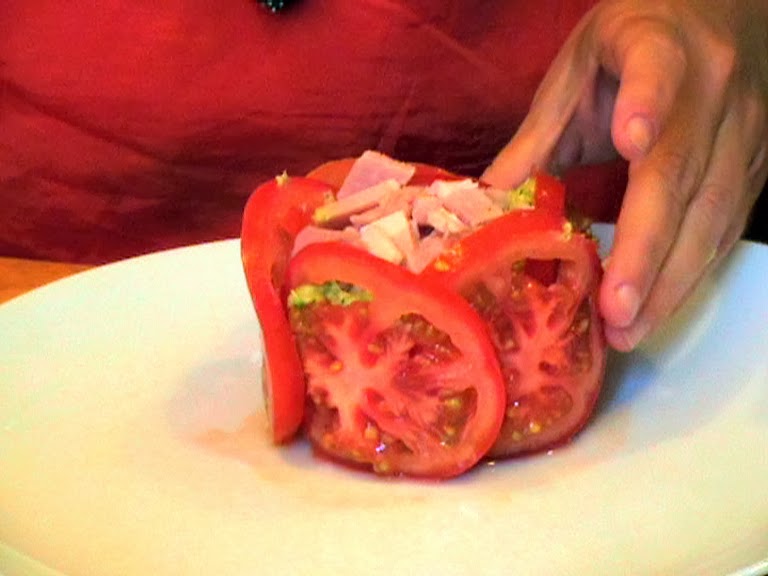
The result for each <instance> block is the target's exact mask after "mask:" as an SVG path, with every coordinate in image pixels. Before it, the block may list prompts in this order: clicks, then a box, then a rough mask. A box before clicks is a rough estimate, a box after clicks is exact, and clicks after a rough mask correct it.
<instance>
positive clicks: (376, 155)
mask: <svg viewBox="0 0 768 576" xmlns="http://www.w3.org/2000/svg"><path fill="white" fill-rule="evenodd" d="M415 173H416V167H415V166H413V165H412V164H407V163H405V162H399V161H398V160H395V159H394V158H390V157H389V156H385V155H384V154H381V153H380V152H375V151H373V150H367V151H365V152H363V154H362V155H361V156H360V158H358V159H357V160H356V161H355V163H354V164H353V165H352V168H351V169H350V170H349V174H347V177H346V179H345V180H344V183H343V184H342V185H341V188H339V191H338V193H337V194H336V198H337V199H338V200H341V199H342V198H346V197H347V196H349V195H350V194H355V193H356V192H360V191H361V190H365V189H366V188H370V187H371V186H375V185H376V184H379V183H380V182H384V181H385V180H389V179H393V180H395V181H397V183H398V184H400V185H405V184H407V183H408V181H409V180H410V179H411V178H412V177H413V175H414V174H415Z"/></svg>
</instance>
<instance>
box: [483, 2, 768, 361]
mask: <svg viewBox="0 0 768 576" xmlns="http://www.w3.org/2000/svg"><path fill="white" fill-rule="evenodd" d="M766 54H768V3H766V2H765V0H663V1H662V0H660V1H657V2H646V1H644V0H606V1H603V2H601V3H599V4H597V5H596V6H595V7H594V8H593V9H592V11H591V12H589V13H588V14H587V15H586V16H585V17H584V18H583V19H582V21H581V22H580V23H579V25H578V26H577V28H576V29H575V30H574V31H573V33H572V34H571V36H570V37H569V39H568V41H567V42H566V43H565V45H564V46H563V48H562V50H561V51H560V53H559V55H558V56H557V58H556V59H555V61H554V62H553V64H552V65H551V67H550V69H549V71H548V72H547V75H546V76H545V78H544V80H543V82H542V84H541V86H540V88H539V90H538V92H537V94H536V97H535V98H534V101H533V103H532V106H531V109H530V111H529V114H528V116H527V117H526V119H525V121H524V122H523V124H522V125H521V127H520V129H519V131H518V132H517V134H516V135H515V136H514V138H513V139H512V140H511V142H510V143H509V144H508V145H507V146H506V147H505V148H504V149H503V150H502V151H501V152H500V153H499V155H498V156H497V158H496V159H495V161H494V162H493V164H492V165H491V166H489V167H488V169H487V170H486V173H485V174H484V178H485V179H486V180H487V181H488V182H490V183H492V184H494V185H498V186H509V185H513V184H516V183H518V182H520V181H522V180H523V179H524V178H525V177H526V176H527V175H528V174H529V173H530V172H531V171H532V169H535V168H546V169H549V170H552V171H555V172H559V171H562V170H564V169H567V168H568V167H569V166H572V165H574V164H579V163H582V164H585V163H596V162H601V161H604V160H607V159H610V158H612V157H615V155H616V154H617V153H618V154H620V155H621V156H623V157H624V158H626V159H627V160H628V161H629V181H628V185H627V189H626V192H625V194H624V199H623V204H622V209H621V213H620V214H619V217H618V220H617V223H616V229H615V237H614V243H613V248H612V251H611V255H610V258H609V260H608V262H607V264H606V270H605V276H604V279H603V284H602V286H601V291H600V302H599V304H600V310H601V314H602V315H603V318H604V320H605V333H606V337H607V340H608V342H609V344H610V345H611V346H613V347H614V348H616V349H618V350H631V349H632V348H634V347H635V346H636V345H637V344H638V343H639V342H640V341H641V340H642V339H643V338H644V337H645V336H646V335H647V334H649V333H650V332H651V331H653V330H654V329H655V328H657V327H658V326H659V325H660V324H661V323H662V322H663V321H664V319H665V318H667V317H668V316H669V315H671V314H672V313H673V312H674V311H675V310H676V309H677V308H678V306H679V305H680V304H681V303H682V302H683V301H684V299H685V298H686V296H688V295H689V294H690V292H691V291H692V290H693V288H694V287H695V286H696V284H697V283H698V282H699V280H700V279H701V278H702V277H703V276H704V274H706V273H707V272H708V271H709V270H711V269H712V268H713V267H714V266H716V265H717V264H718V262H719V261H720V260H721V259H722V258H723V257H724V256H725V255H726V254H727V253H728V252H729V251H730V249H731V248H732V247H733V246H734V244H735V243H736V242H737V240H738V239H739V237H740V236H741V234H742V232H743V230H744V228H745V226H746V223H747V220H748V216H749V213H750V210H751V208H752V206H753V204H754V202H755V200H756V198H757V197H758V195H759V193H760V190H761V189H762V187H763V185H764V183H765V181H766V178H767V177H768V153H767V149H768V58H766Z"/></svg>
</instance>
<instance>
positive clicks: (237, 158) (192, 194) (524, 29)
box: [0, 0, 623, 263]
mask: <svg viewBox="0 0 768 576" xmlns="http://www.w3.org/2000/svg"><path fill="white" fill-rule="evenodd" d="M591 4H592V1H587V0H582V1H577V0H569V1H568V2H563V1H558V0H537V2H529V1H527V0H486V1H479V0H474V1H472V2H469V1H461V0H456V1H448V0H411V1H395V0H355V1H354V2H351V1H349V0H301V1H300V2H299V3H298V4H297V6H296V7H295V8H294V9H292V10H290V11H288V12H284V13H281V14H278V15H274V14H271V13H269V12H267V11H266V10H264V9H262V8H261V7H260V6H259V5H257V4H256V3H253V2H251V1H250V0H224V1H220V2H200V1H193V0H168V1H167V2H155V1H154V0H144V1H133V2H123V1H122V0H100V1H99V2H88V3H86V2H74V3H64V2H60V1H59V0H4V2H2V4H0V254H5V255H15V256H25V257H39V258H49V259H61V260H69V261H81V262H93V263H99V262H105V261H108V260H114V259H118V258H124V257H128V256H133V255H137V254H141V253H145V252H149V251H154V250H158V249H163V248H169V247H173V246H179V245H183V244H189V243H196V242H203V241H209V240H214V239H220V238H228V237H234V236H237V235H238V233H239V226H240V216H241V210H242V208H243V206H244V203H245V200H246V198H247V196H248V194H249V193H250V192H251V190H252V189H253V187H254V186H255V185H256V184H258V183H259V182H261V181H263V180H265V179H266V178H269V177H271V176H273V175H275V174H276V173H279V172H281V171H282V170H284V169H287V170H288V171H289V172H290V173H303V172H305V171H306V170H308V169H309V168H311V167H312V166H314V165H316V164H318V163H319V162H322V161H324V160H327V159H331V158H338V157H343V156H349V155H356V154H358V153H360V152H361V151H362V150H364V149H366V148H376V149H379V150H381V151H383V152H385V153H389V154H392V155H395V156H397V157H400V158H402V159H406V160H418V161H423V162H429V163H434V164H440V165H443V166H446V167H448V168H450V169H452V170H455V171H460V172H465V173H469V174H479V173H480V172H481V171H482V169H483V168H484V166H485V165H486V164H487V163H488V162H489V161H490V159H491V158H492V157H493V156H494V154H495V152H496V151H497V150H498V149H499V148H500V147H501V146H502V145H503V144H504V143H505V142H506V141H507V140H508V138H509V137H510V136H511V135H512V133H513V132H514V130H515V128H516V126H517V125H518V124H519V122H520V120H521V119H522V118H523V116H524V114H525V111H526V109H527V107H528V103H529V102H530V100H531V97H532V95H533V92H534V90H535V88H536V86H537V84H538V82H539V80H540V79H541V76H542V75H543V73H544V71H545V70H546V67H547V65H548V63H549V62H550V60H551V59H552V58H553V57H554V55H555V53H556V51H557V49H558V47H559V46H560V45H561V43H562V42H563V40H564V39H565V37H566V35H567V34H568V33H569V31H570V30H571V29H572V27H573V26H574V25H575V23H576V22H577V21H578V19H579V18H580V17H581V15H582V14H583V13H584V12H585V11H586V10H587V9H588V7H589V6H590V5H591ZM576 181H578V182H579V184H578V185H577V184H574V185H573V192H574V193H575V194H577V195H580V196H582V197H587V202H586V204H587V205H588V206H591V207H590V208H589V211H590V212H592V215H593V216H596V217H597V218H601V219H603V218H609V217H611V216H612V214H613V213H614V212H615V209H616V205H615V204H616V202H615V201H614V202H613V204H611V205H607V204H605V203H603V202H602V200H601V199H600V198H599V195H598V194H596V193H595V192H596V191H606V190H607V189H608V188H611V189H613V190H616V189H619V188H621V186H622V185H623V171H622V170H621V169H619V170H615V169H612V170H608V171H605V170H603V171H600V175H599V177H598V178H597V179H596V177H595V172H594V171H592V172H590V174H589V176H588V177H587V178H584V177H579V178H576V179H575V180H574V182H576Z"/></svg>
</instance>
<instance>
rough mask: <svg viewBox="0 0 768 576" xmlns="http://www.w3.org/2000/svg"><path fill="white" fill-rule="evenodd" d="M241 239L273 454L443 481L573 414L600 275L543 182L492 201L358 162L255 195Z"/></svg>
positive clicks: (553, 431)
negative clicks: (300, 454) (277, 449)
mask: <svg viewBox="0 0 768 576" xmlns="http://www.w3.org/2000/svg"><path fill="white" fill-rule="evenodd" d="M241 242H242V257H243V265H244V270H245V275H246V279H247V282H248V287H249V290H250V293H251V296H252V298H253V302H254V306H255V309H256V313H257V315H258V318H259V321H260V324H261V327H262V332H263V342H264V369H263V380H262V381H263V385H264V398H265V401H266V404H267V410H268V412H269V416H270V421H271V424H272V434H273V438H274V441H275V442H276V443H278V444H279V443H285V442H288V441H290V440H291V439H293V438H294V437H295V436H296V435H297V434H299V433H300V431H303V433H304V434H305V435H306V437H308V438H309V440H310V441H311V442H312V444H313V446H314V447H315V448H316V449H317V451H318V452H319V453H321V454H324V455H326V456H328V457H330V458H331V459H333V460H336V461H340V462H344V463H348V464H352V465H355V466H360V467H364V468H369V469H371V470H373V471H375V472H377V473H380V474H386V475H397V474H405V475H412V476H427V477H449V476H455V475H458V474H461V473H462V472H465V471H466V470H468V469H470V468H472V467H473V466H475V465H476V464H477V463H478V462H479V461H481V460H482V459H484V458H490V459H496V458H504V457H510V456H517V455H520V454H526V453H532V452H539V451H542V450H548V449H550V448H552V447H554V446H556V445H558V444H562V443H563V442H566V441H568V440H569V439H571V438H572V437H573V436H574V435H575V434H576V433H577V432H578V431H579V430H580V429H581V428H582V427H583V426H584V425H585V423H586V422H587V420H588V419H589V416H590V413H591V412H592V409H593V407H594V405H595V401H596V399H597V397H598V394H599V390H600V387H601V383H602V378H603V373H604V370H605V357H606V348H605V343H604V340H603V335H602V334H603V332H602V326H601V324H600V319H599V316H598V314H597V309H596V298H597V289H598V285H599V281H600V276H601V266H600V261H599V258H598V255H597V246H596V241H595V240H594V239H593V238H592V237H591V236H590V235H589V233H588V231H587V230H584V229H581V228H580V227H577V226H575V225H574V224H573V223H571V222H570V221H569V220H568V219H567V218H566V215H565V191H564V188H563V186H562V185H561V183H560V182H559V181H558V180H556V179H554V178H552V177H550V176H547V175H545V174H538V175H535V176H533V177H532V178H530V179H529V180H527V181H526V182H525V183H523V184H522V185H521V186H519V187H517V188H515V189H512V190H501V189H497V188H494V187H491V186H488V185H486V184H484V183H482V182H480V181H477V180H474V179H470V178H464V177H461V176H458V175H455V174H451V173H449V172H446V171H444V170H441V169H439V168H435V167H431V166H425V165H421V164H410V163H405V162H400V161H398V160H395V159H392V158H389V157H387V156H385V155H383V154H380V153H378V152H373V151H368V152H365V153H364V154H363V155H362V156H360V157H359V158H356V159H346V160H340V161H336V162H331V163H328V164H324V165H322V166H320V167H318V168H317V169H315V170H313V171H312V172H311V173H310V174H308V175H307V176H306V177H299V176H288V175H285V174H284V175H282V176H278V177H276V178H275V179H273V180H270V181H269V182H266V183H264V184H263V185H261V186H260V187H259V188H257V189H256V190H255V191H254V193H253V195H252V196H251V198H250V200H249V201H248V204H247V206H246V208H245V213H244V218H243V229H242V238H241Z"/></svg>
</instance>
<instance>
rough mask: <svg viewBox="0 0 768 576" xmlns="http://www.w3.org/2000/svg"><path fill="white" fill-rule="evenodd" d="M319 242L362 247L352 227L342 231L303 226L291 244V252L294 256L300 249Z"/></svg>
mask: <svg viewBox="0 0 768 576" xmlns="http://www.w3.org/2000/svg"><path fill="white" fill-rule="evenodd" d="M320 242H346V243H347V244H352V245H354V246H363V242H362V241H361V239H360V232H358V230H357V228H354V227H353V226H347V227H346V228H344V229H343V230H334V229H332V228H322V227H320V226H311V225H310V226H305V227H304V228H303V229H302V230H301V231H300V232H299V233H298V234H297V235H296V240H294V243H293V252H292V254H291V256H293V255H294V254H296V253H297V252H298V251H299V250H301V249H302V248H305V247H306V246H309V245H310V244H318V243H320Z"/></svg>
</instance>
